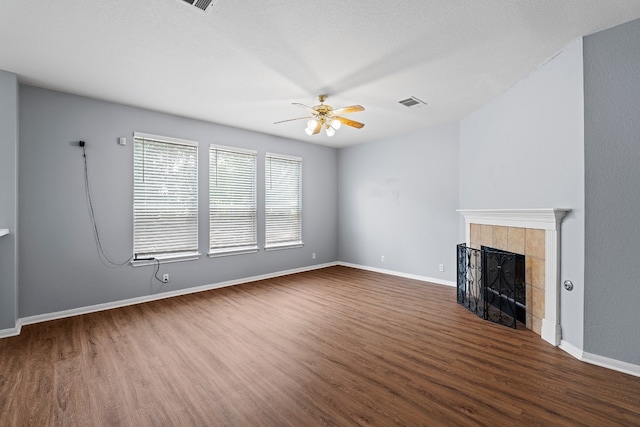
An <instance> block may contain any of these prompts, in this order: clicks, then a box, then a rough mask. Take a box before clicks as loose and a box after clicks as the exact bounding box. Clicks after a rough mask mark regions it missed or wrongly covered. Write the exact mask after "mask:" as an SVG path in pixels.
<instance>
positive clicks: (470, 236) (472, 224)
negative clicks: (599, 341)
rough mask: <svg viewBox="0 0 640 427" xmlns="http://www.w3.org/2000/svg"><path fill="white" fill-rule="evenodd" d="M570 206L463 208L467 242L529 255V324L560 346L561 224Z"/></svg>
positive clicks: (527, 268) (527, 278)
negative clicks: (546, 207)
mask: <svg viewBox="0 0 640 427" xmlns="http://www.w3.org/2000/svg"><path fill="white" fill-rule="evenodd" d="M569 211H570V209H558V208H549V209H459V210H458V212H460V214H461V215H463V216H464V219H465V229H466V245H467V246H470V247H475V248H479V247H480V245H487V246H492V247H494V248H497V249H502V250H508V251H511V252H516V253H520V254H523V255H525V259H526V260H525V262H526V284H527V291H526V295H527V302H526V305H527V328H529V329H532V330H533V331H534V332H536V333H538V334H540V336H541V337H542V339H544V340H545V341H547V342H549V343H551V344H553V345H555V346H558V345H560V339H561V338H562V329H561V327H560V276H559V272H560V224H561V222H562V219H563V218H564V216H565V215H566V214H567V213H568V212H569Z"/></svg>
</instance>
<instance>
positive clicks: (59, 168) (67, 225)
mask: <svg viewBox="0 0 640 427" xmlns="http://www.w3.org/2000/svg"><path fill="white" fill-rule="evenodd" d="M19 111H20V162H19V166H20V168H19V177H20V181H19V194H20V196H19V208H20V226H19V231H20V247H19V254H20V262H19V273H20V289H19V292H20V295H19V296H20V298H19V302H20V304H19V313H20V317H27V316H32V315H38V314H45V313H51V312H56V311H61V310H66V309H72V308H78V307H85V306H89V305H93V304H100V303H106V302H113V301H119V300H123V299H128V298H133V297H139V296H145V295H149V294H152V293H157V292H165V291H174V290H178V289H185V288H190V287H194V286H200V285H208V284H215V283H219V282H224V281H228V280H235V279H242V278H246V277H251V276H255V275H262V274H268V273H273V272H279V271H284V270H289V269H295V268H301V267H305V266H310V265H313V264H322V263H327V262H334V261H336V260H337V259H338V256H337V255H338V251H337V227H338V225H337V175H338V174H337V150H336V149H333V148H327V147H322V146H318V145H314V144H305V143H300V142H296V141H291V140H286V139H282V138H277V137H271V136H266V135H262V134H257V133H252V132H247V131H243V130H239V129H234V128H229V127H224V126H219V125H216V124H212V123H206V122H202V121H197V120H191V119H186V118H182V117H176V116H172V115H168V114H161V113H157V112H153V111H147V110H142V109H137V108H132V107H127V106H123V105H117V104H113V103H108V102H103V101H98V100H94V99H89V98H83V97H79V96H73V95H69V94H64V93H59V92H54V91H49V90H44V89H39V88H35V87H30V86H20V110H19ZM134 131H139V132H145V133H152V134H157V135H166V136H172V137H178V138H183V139H190V140H195V141H199V142H200V149H199V198H200V205H199V221H200V224H199V225H200V227H199V245H200V251H201V253H202V254H203V256H202V257H201V258H200V259H199V260H197V261H187V262H179V263H170V264H165V265H163V266H162V268H161V274H162V273H169V274H170V278H171V281H170V282H169V283H167V284H165V285H164V286H163V287H162V289H159V288H160V283H159V282H157V281H154V280H151V277H152V273H153V268H152V267H136V268H133V267H131V266H129V265H127V266H124V267H121V268H109V267H107V266H106V265H104V264H102V263H101V262H100V260H99V258H98V252H97V248H96V242H95V240H94V237H93V233H92V228H91V223H90V217H89V210H88V204H87V198H86V195H85V185H84V178H83V177H84V175H83V159H82V150H81V149H80V148H79V147H78V146H77V141H78V140H84V141H86V143H87V147H86V151H87V158H88V163H89V174H90V182H91V191H92V196H93V201H94V208H95V211H96V219H97V223H98V226H99V230H100V237H101V240H102V244H103V246H104V248H105V249H106V251H107V253H108V254H109V255H110V257H111V258H112V259H113V260H114V261H119V262H122V261H125V260H127V259H128V258H129V257H130V256H131V252H132V246H133V243H132V241H133V240H132V228H133V225H132V223H133V211H132V209H133V208H132V198H133V187H132V186H133V184H132V179H133V172H132V169H133V166H132V165H133V150H132V134H133V132H134ZM121 136H124V137H127V145H126V146H120V145H118V143H117V138H118V137H121ZM210 143H215V144H221V145H228V146H236V147H241V148H248V149H254V150H258V189H259V192H258V207H259V212H258V237H259V240H258V242H259V243H260V244H261V245H263V244H264V209H263V208H262V206H264V191H263V188H264V155H265V153H266V152H267V151H269V152H274V153H280V154H287V155H293V156H300V157H302V158H303V166H302V168H303V210H304V213H303V240H304V242H305V245H304V247H303V248H298V249H287V250H280V251H270V252H265V251H263V250H261V251H259V252H258V253H254V254H245V255H235V256H228V257H221V258H213V259H212V258H209V257H207V255H206V253H207V248H208V230H209V227H208V222H207V221H208V157H207V156H208V147H209V144H210ZM9 190H11V189H10V188H9ZM3 244H4V242H3ZM312 252H315V253H316V254H317V258H316V259H315V260H312V257H311V254H312Z"/></svg>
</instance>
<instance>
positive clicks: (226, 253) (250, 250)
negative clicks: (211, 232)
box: [209, 245, 259, 258]
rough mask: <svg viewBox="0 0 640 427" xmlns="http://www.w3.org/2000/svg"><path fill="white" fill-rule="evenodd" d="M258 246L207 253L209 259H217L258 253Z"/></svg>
mask: <svg viewBox="0 0 640 427" xmlns="http://www.w3.org/2000/svg"><path fill="white" fill-rule="evenodd" d="M258 250H259V249H258V246H257V245H256V246H243V247H239V248H225V249H216V250H212V251H210V252H209V258H218V257H223V256H231V255H242V254H253V253H256V252H258Z"/></svg>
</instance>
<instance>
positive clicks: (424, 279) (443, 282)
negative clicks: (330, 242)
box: [337, 261, 457, 287]
mask: <svg viewBox="0 0 640 427" xmlns="http://www.w3.org/2000/svg"><path fill="white" fill-rule="evenodd" d="M337 265H342V266H344V267H352V268H357V269H360V270H367V271H373V272H375V273H382V274H389V275H391V276H398V277H404V278H405V279H414V280H420V281H421V282H430V283H435V284H438V285H445V286H453V287H455V286H457V283H456V282H452V281H450V280H443V279H436V278H434V277H426V276H418V275H416V274H409V273H401V272H399V271H393V270H385V269H383V268H377V267H369V266H368V265H360V264H351V263H348V262H341V261H340V262H338V263H337Z"/></svg>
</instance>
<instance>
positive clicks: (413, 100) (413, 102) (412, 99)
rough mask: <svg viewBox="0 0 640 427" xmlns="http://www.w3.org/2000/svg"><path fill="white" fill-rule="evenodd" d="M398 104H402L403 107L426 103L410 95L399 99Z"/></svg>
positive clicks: (414, 106) (415, 106)
mask: <svg viewBox="0 0 640 427" xmlns="http://www.w3.org/2000/svg"><path fill="white" fill-rule="evenodd" d="M398 102H399V103H400V104H402V105H404V106H405V107H408V108H418V107H421V106H423V105H427V103H426V102H424V101H421V100H420V99H418V98H416V97H415V96H411V97H409V98H407V99H403V100H401V101H398Z"/></svg>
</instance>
